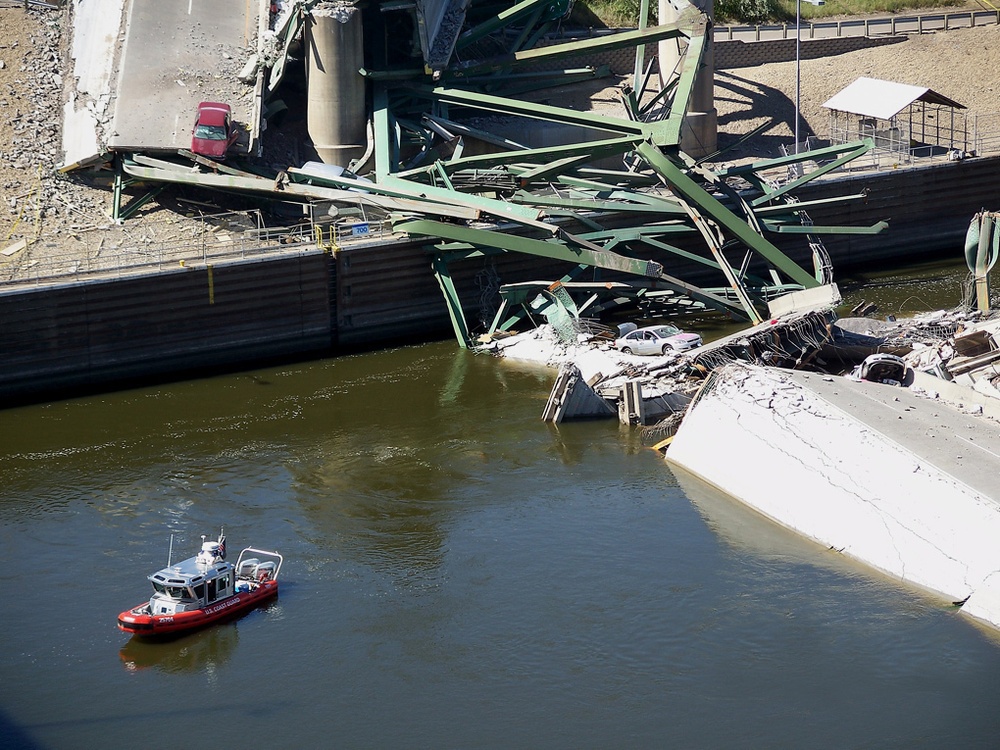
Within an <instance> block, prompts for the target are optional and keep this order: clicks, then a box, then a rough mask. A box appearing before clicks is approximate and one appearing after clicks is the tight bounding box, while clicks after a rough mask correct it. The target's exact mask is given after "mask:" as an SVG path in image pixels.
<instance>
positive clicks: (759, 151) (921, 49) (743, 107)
mask: <svg viewBox="0 0 1000 750" xmlns="http://www.w3.org/2000/svg"><path fill="white" fill-rule="evenodd" d="M806 45H808V42H803V48H805V47H806ZM997 70H1000V26H997V25H993V26H980V27H977V28H972V29H955V30H952V31H946V32H945V31H939V32H935V33H929V34H912V35H909V36H907V37H906V39H905V41H902V42H899V43H896V44H886V45H883V46H880V47H871V48H868V49H862V50H857V51H855V52H849V53H846V54H842V55H836V56H834V57H823V58H818V59H814V60H810V59H805V57H804V56H803V59H802V60H801V73H800V79H801V86H800V89H801V93H800V106H799V108H800V111H801V113H802V118H803V122H802V123H800V125H799V128H800V137H803V136H805V135H808V134H810V133H811V134H815V135H817V136H819V137H820V138H825V137H826V136H827V134H828V131H829V116H830V114H829V110H826V109H825V108H824V107H823V103H824V102H825V101H827V100H828V99H829V98H830V97H832V96H833V95H834V94H836V93H837V92H838V91H840V90H841V89H843V88H845V87H846V86H848V85H849V84H851V83H852V82H853V81H855V80H856V79H858V78H860V77H868V78H880V79H882V80H887V81H894V82H896V83H906V84H910V85H913V86H924V87H927V88H930V89H933V90H934V91H936V92H938V93H939V94H943V95H944V96H946V97H948V98H949V99H952V100H954V101H956V102H958V103H959V104H963V105H964V106H966V107H967V108H968V111H969V114H970V115H976V116H977V118H978V120H979V123H980V127H989V128H993V129H996V130H998V131H1000V78H998V77H997V75H996V71H997ZM795 79H796V75H795V62H794V61H793V62H782V63H770V64H768V65H760V66H758V67H754V68H738V69H734V70H723V71H718V72H717V74H716V81H715V106H716V109H717V111H718V115H719V138H720V145H725V144H726V143H727V142H729V141H731V140H733V139H734V138H735V137H736V136H738V135H742V134H743V133H746V132H748V131H750V130H751V129H753V128H755V127H757V126H759V125H761V124H764V123H766V122H772V123H773V125H772V127H771V128H769V129H768V130H767V131H765V132H764V133H763V134H762V136H761V137H760V138H759V139H756V140H755V142H754V144H753V145H752V150H753V153H754V155H756V156H762V157H774V156H778V155H779V152H778V147H779V146H780V145H781V144H789V143H791V141H792V140H793V137H792V136H793V132H792V131H793V128H794V122H795V114H794V113H795V88H796V86H795Z"/></svg>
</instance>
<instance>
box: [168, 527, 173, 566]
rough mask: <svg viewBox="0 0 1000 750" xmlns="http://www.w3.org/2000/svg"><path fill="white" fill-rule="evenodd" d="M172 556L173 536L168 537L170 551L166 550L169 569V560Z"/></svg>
mask: <svg viewBox="0 0 1000 750" xmlns="http://www.w3.org/2000/svg"><path fill="white" fill-rule="evenodd" d="M173 556H174V535H173V534H171V535H170V549H168V550H167V567H168V568H169V567H170V558H172V557H173Z"/></svg>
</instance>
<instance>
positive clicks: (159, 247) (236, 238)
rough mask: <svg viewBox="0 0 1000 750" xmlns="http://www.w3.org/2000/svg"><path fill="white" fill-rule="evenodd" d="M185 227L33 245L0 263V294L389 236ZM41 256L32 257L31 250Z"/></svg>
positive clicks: (204, 222)
mask: <svg viewBox="0 0 1000 750" xmlns="http://www.w3.org/2000/svg"><path fill="white" fill-rule="evenodd" d="M193 221H194V223H193V224H192V225H191V226H190V227H189V228H188V231H189V232H190V233H191V234H192V235H193V236H189V237H181V238H176V237H175V238H174V239H170V240H159V241H153V240H149V239H131V238H123V240H122V241H121V242H119V243H118V244H111V243H109V242H107V241H104V240H102V242H100V243H98V244H97V245H96V246H95V247H94V248H93V249H91V250H89V251H88V252H86V253H84V254H81V253H79V252H74V253H59V252H47V251H50V250H51V248H52V246H53V245H54V243H51V242H50V243H33V244H31V245H29V246H28V248H27V249H26V250H25V251H22V257H20V258H17V259H15V260H13V261H11V262H8V263H4V264H0V273H3V274H4V277H5V278H0V291H4V290H7V289H12V288H16V287H19V286H25V285H27V286H40V285H43V284H60V283H72V282H81V281H87V280H94V279H107V278H124V277H126V276H137V275H143V274H151V273H163V272H167V271H173V272H176V271H178V270H180V269H189V270H190V269H194V268H204V267H205V266H208V265H214V264H219V263H225V262H231V261H247V260H265V259H267V258H272V257H278V256H287V255H289V254H300V253H307V252H316V250H317V249H322V250H324V251H326V252H337V250H339V249H341V248H345V247H357V246H362V245H364V244H369V243H370V244H379V243H384V242H385V241H386V240H387V239H389V238H390V237H396V238H397V239H399V238H401V236H399V235H394V234H393V232H392V227H391V225H390V224H389V223H388V222H387V221H384V220H378V221H346V222H325V223H320V222H308V223H304V224H300V225H294V226H281V227H266V226H263V221H262V220H261V217H260V214H259V212H257V211H249V212H243V211H240V212H232V213H225V214H213V215H203V216H200V217H198V218H197V219H194V220H193ZM36 248H37V249H41V250H42V252H40V253H39V252H33V250H34V249H36Z"/></svg>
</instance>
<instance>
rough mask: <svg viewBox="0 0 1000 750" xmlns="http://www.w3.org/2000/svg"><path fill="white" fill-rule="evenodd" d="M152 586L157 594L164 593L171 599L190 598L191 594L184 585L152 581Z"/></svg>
mask: <svg viewBox="0 0 1000 750" xmlns="http://www.w3.org/2000/svg"><path fill="white" fill-rule="evenodd" d="M153 588H154V589H156V593H157V594H165V595H166V596H169V597H170V598H171V599H190V598H191V594H190V592H189V591H188V590H187V588H185V587H184V586H164V585H163V584H162V583H156V582H155V581H154V582H153Z"/></svg>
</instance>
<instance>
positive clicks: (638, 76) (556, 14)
mask: <svg viewBox="0 0 1000 750" xmlns="http://www.w3.org/2000/svg"><path fill="white" fill-rule="evenodd" d="M313 4H314V2H313V0H309V2H304V3H300V4H299V6H298V14H299V15H298V16H296V17H295V18H294V19H293V20H292V21H289V22H288V24H287V25H286V26H285V27H283V29H284V31H283V33H282V35H281V36H280V39H279V42H280V46H281V47H282V48H283V49H286V50H287V49H288V47H289V46H290V45H291V44H292V41H293V39H294V37H295V33H296V32H297V30H298V29H299V28H300V27H301V25H302V18H303V17H304V15H305V14H307V13H308V12H309V10H310V8H311V6H312V5H313ZM673 4H674V5H675V7H679V8H680V12H679V13H678V14H677V17H676V20H675V21H674V22H672V23H670V24H664V25H658V26H652V27H648V28H647V27H645V25H644V24H643V25H641V26H640V28H639V29H636V30H632V31H625V32H616V33H607V34H602V35H596V36H591V37H588V38H582V39H572V40H568V41H567V40H566V39H565V38H557V39H555V40H551V39H550V40H547V41H549V42H552V43H548V44H543V43H542V41H543V40H542V37H543V35H544V34H545V33H547V32H549V31H551V30H553V28H554V24H557V23H558V21H559V19H560V18H561V17H562V16H563V15H565V13H566V12H567V11H568V8H569V7H570V5H571V4H570V3H569V2H568V1H567V0H523V1H521V2H516V3H514V4H511V5H509V6H507V7H505V8H503V9H500V10H498V8H499V7H500V6H499V5H497V4H494V3H487V2H486V0H468V2H459V3H451V4H450V5H449V12H451V11H452V10H454V11H455V12H456V13H458V15H457V16H456V18H455V19H453V20H455V21H456V23H457V24H458V26H455V25H454V24H452V27H453V28H452V31H451V32H449V35H448V36H447V38H444V39H443V41H441V43H440V44H437V45H436V49H435V55H436V56H435V58H434V59H433V60H430V58H429V56H428V54H427V52H426V50H424V51H423V53H422V54H424V59H423V61H422V62H423V64H422V65H421V64H417V63H416V62H415V61H414V59H412V58H408V57H405V56H401V55H399V54H398V53H396V52H395V51H394V49H393V48H394V47H396V46H399V47H402V46H404V45H405V44H408V42H409V40H408V39H400V40H396V39H392V38H389V36H388V35H389V33H390V25H389V23H388V22H387V21H383V19H384V18H385V17H386V16H389V15H392V14H399V13H407V12H414V13H416V14H417V15H416V20H415V22H414V23H415V24H416V26H417V27H419V31H420V33H421V35H424V36H426V33H427V30H428V27H427V25H426V20H427V19H424V18H422V17H421V15H420V14H421V13H422V10H421V7H422V6H420V4H417V6H413V4H409V3H405V2H396V3H389V2H384V3H378V2H376V3H375V4H373V5H371V6H368V7H369V9H370V12H368V13H367V15H366V16H365V23H366V39H369V38H370V39H378V38H380V35H381V37H382V38H383V42H382V43H381V46H380V45H375V47H374V51H372V50H369V52H370V54H368V55H366V60H367V62H366V66H365V68H363V69H361V70H360V71H359V72H360V73H361V75H363V76H365V79H366V81H367V83H368V87H369V91H370V94H371V97H370V102H371V124H372V133H373V135H372V143H371V144H370V146H371V148H370V150H369V153H368V154H366V156H365V157H364V158H363V160H362V162H361V163H355V164H351V165H349V167H350V169H351V171H352V172H354V173H357V174H364V175H365V176H366V177H368V178H369V180H366V181H360V180H358V179H357V178H355V177H353V176H351V174H350V173H345V174H344V175H342V176H341V177H318V176H316V175H314V174H313V175H311V174H307V173H305V172H303V171H301V170H297V169H295V168H288V169H287V170H285V171H283V172H281V173H280V174H279V175H277V176H261V175H257V174H252V173H250V172H246V171H241V170H239V169H237V168H228V167H227V168H225V169H222V168H218V165H215V166H216V168H215V169H212V168H210V167H208V166H204V165H201V164H199V163H198V160H197V159H194V158H193V155H188V158H189V159H192V160H194V161H195V166H194V167H191V168H187V169H178V168H176V165H173V166H172V165H170V164H167V163H166V162H161V161H157V160H156V159H151V158H142V157H140V155H135V156H134V158H129V159H124V160H122V161H120V162H119V167H118V170H117V172H116V174H117V176H118V179H117V182H116V188H117V189H116V192H115V210H116V212H117V213H116V215H119V214H123V213H125V212H124V211H122V210H121V208H120V203H121V186H122V185H123V184H124V182H125V180H126V179H142V180H152V181H163V182H168V181H172V182H189V183H191V184H197V185H201V186H204V187H216V188H218V189H227V190H228V189H231V190H237V191H241V192H252V193H258V194H260V193H265V194H268V195H272V196H273V197H275V198H277V199H280V200H288V199H297V200H303V201H310V200H330V201H333V202H335V203H344V204H347V205H350V206H357V207H360V208H361V209H366V208H371V209H373V210H375V209H377V210H378V211H380V212H381V215H387V216H388V217H389V218H390V220H391V222H392V224H393V227H394V229H395V231H397V232H400V233H407V234H409V235H411V236H413V237H416V238H420V239H421V240H424V241H425V242H424V245H423V246H424V247H425V248H426V251H427V252H428V254H429V257H430V258H431V266H432V269H433V272H434V273H435V275H436V277H437V279H438V281H439V283H440V286H441V290H442V293H443V295H444V298H445V301H446V305H447V308H448V310H449V313H450V314H451V317H452V321H453V325H454V328H455V334H456V337H457V338H458V340H459V342H460V344H461V345H462V346H469V345H471V343H472V340H473V333H472V331H471V330H470V327H469V325H468V324H467V322H466V320H465V317H464V312H463V304H462V300H461V298H460V289H461V283H460V281H456V278H455V277H454V275H453V273H452V270H451V265H452V264H455V263H462V262H468V260H469V259H470V258H477V257H478V258H483V257H486V256H494V255H498V254H511V253H519V254H525V255H530V256H535V257H541V258H545V259H548V260H550V261H553V262H554V263H556V264H560V263H564V264H566V268H567V270H566V271H565V272H561V273H562V276H561V278H560V279H557V280H556V281H557V282H558V283H561V284H563V285H564V286H565V288H564V289H563V290H562V292H561V293H560V294H561V295H563V293H564V292H565V293H568V294H570V295H571V296H572V295H576V296H575V297H573V305H572V306H567V309H573V308H575V309H578V310H579V309H582V310H595V309H599V308H601V307H602V306H603V305H606V304H611V303H613V302H614V301H616V300H633V301H634V300H636V299H643V300H651V299H661V300H666V299H677V300H680V299H686V300H689V301H693V304H695V305H696V306H706V307H710V308H713V309H717V310H722V311H724V312H725V313H727V314H729V315H732V316H734V317H739V318H743V319H746V320H749V321H754V322H756V321H759V320H761V318H762V315H763V312H764V310H765V306H766V302H767V300H768V299H769V298H772V297H773V296H774V295H775V294H780V293H783V292H786V291H788V290H793V289H802V288H807V287H814V286H817V285H819V284H820V283H821V281H822V280H823V277H822V273H823V270H822V269H821V268H819V267H817V268H814V269H811V270H807V269H805V268H802V267H801V266H800V265H798V264H797V263H795V262H793V261H792V260H791V259H790V258H789V257H788V256H787V255H785V254H784V253H783V252H781V250H779V249H778V248H777V247H776V246H775V245H774V244H773V243H772V242H771V238H774V237H775V236H776V235H779V234H781V235H789V234H794V233H801V234H805V235H807V237H806V238H804V239H803V241H804V242H808V243H809V244H813V243H815V241H816V238H817V237H818V236H819V235H822V234H836V233H872V232H878V231H881V229H882V228H884V224H883V223H879V224H876V225H874V226H871V227H840V226H822V227H817V226H813V225H812V224H811V223H810V222H807V221H805V218H806V217H805V212H806V210H808V209H812V208H818V207H821V206H825V205H829V204H833V203H837V202H840V201H847V200H854V199H858V198H860V197H862V196H858V195H852V196H837V197H831V198H827V199H823V200H815V201H809V202H807V203H799V202H797V200H796V199H795V197H794V195H793V193H794V191H795V190H797V189H798V188H799V187H801V186H803V185H805V184H806V183H808V182H809V181H810V180H813V179H816V177H818V176H821V175H823V174H826V173H828V172H829V171H831V170H833V169H836V168H838V167H840V166H843V165H844V164H846V163H848V162H849V161H851V160H852V159H855V158H857V157H858V156H860V155H861V154H863V153H865V152H866V151H868V150H869V149H870V148H871V147H872V143H871V142H870V141H861V142H858V143H854V144H848V145H844V146H837V147H833V148H830V149H821V150H819V151H812V152H807V153H803V154H799V155H797V156H795V157H783V158H781V159H772V160H766V161H761V162H757V163H755V164H752V165H749V166H745V167H738V168H731V169H726V170H722V171H718V172H712V171H710V170H708V169H707V168H705V167H703V166H702V165H701V164H699V163H698V162H697V161H696V160H694V159H693V158H691V157H690V156H688V155H687V154H685V153H684V152H683V151H682V150H681V147H680V143H681V139H680V134H681V130H682V128H683V127H684V123H685V118H686V117H687V114H688V103H689V101H690V99H691V97H692V93H693V92H694V91H695V87H696V83H697V81H698V77H699V76H700V75H704V74H706V73H710V71H706V70H705V68H704V61H703V60H704V58H705V56H706V50H707V45H709V44H710V42H711V37H710V35H711V33H712V29H711V23H710V21H709V19H708V17H707V16H706V15H705V14H703V13H702V12H701V11H699V10H698V8H696V7H695V6H694V5H693V4H691V3H689V2H688V1H687V0H674V1H673ZM641 6H642V7H641V9H640V16H641V17H642V18H645V17H646V15H647V13H648V0H642V3H641ZM414 7H415V10H413V9H414ZM408 9H409V10H408ZM380 23H385V26H384V28H381V29H379V28H374V29H373V28H372V25H373V24H374V26H376V27H377V26H378V24H380ZM415 28H416V27H415ZM411 31H412V30H411ZM442 33H443V32H442ZM662 40H676V42H677V44H678V48H679V49H681V50H683V51H684V52H683V57H682V59H681V61H680V64H679V65H678V66H677V67H676V70H675V73H674V74H673V76H672V77H671V78H670V80H668V81H666V82H665V83H664V84H663V86H662V87H659V89H658V90H651V89H650V86H651V82H652V81H653V80H658V78H659V77H658V76H654V75H652V68H651V67H650V66H648V65H646V64H645V63H644V59H643V49H644V48H645V45H649V44H653V43H656V42H659V41H662ZM424 41H426V40H423V39H422V42H421V44H423V42H424ZM623 49H625V50H627V49H634V50H635V51H636V52H635V70H634V72H633V74H632V75H631V76H630V77H629V83H628V84H626V85H623V86H622V88H621V99H622V103H623V105H624V112H625V114H624V116H620V117H616V116H609V115H608V114H606V113H604V112H599V111H581V110H577V109H573V108H570V107H560V106H555V105H553V104H551V103H548V101H547V100H546V99H544V96H545V95H546V94H545V93H544V91H543V90H544V89H546V88H547V87H557V86H565V85H567V84H570V83H574V82H578V81H580V80H583V79H587V78H593V77H597V76H602V75H606V74H607V73H608V71H607V66H606V65H597V64H592V62H593V60H594V57H595V56H596V55H599V54H603V53H607V52H611V51H614V50H623ZM286 54H288V53H287V52H286ZM431 62H433V65H432V64H430V63H431ZM283 69H284V60H282V61H281V63H280V64H277V65H276V66H274V67H273V69H272V71H271V78H269V79H268V80H269V81H270V82H271V83H272V84H273V85H269V86H268V91H270V90H271V89H273V87H274V86H276V85H277V81H278V80H280V76H281V74H282V72H283ZM552 98H553V100H558V97H555V96H553V97H552ZM540 126H546V127H548V128H550V129H551V132H556V133H557V136H555V137H553V138H551V139H548V138H546V139H544V140H551V141H553V142H555V143H557V144H558V145H539V144H538V143H537V140H542V139H536V142H531V141H532V138H531V135H530V134H531V133H533V132H537V131H538V129H539V127H540ZM751 135H752V134H751ZM717 156H718V155H717V154H716V155H713V160H714V157H717ZM705 158H706V159H707V158H708V157H705ZM806 160H814V161H817V162H819V163H821V164H822V166H821V167H820V168H819V169H818V170H816V171H813V172H809V173H808V174H805V175H803V176H801V177H798V178H795V179H791V180H790V181H786V182H783V183H782V184H773V183H772V182H769V181H768V180H767V179H766V178H765V177H764V173H765V172H769V171H771V170H775V169H781V168H784V169H787V168H788V167H793V166H794V165H795V164H796V163H799V162H804V161H806ZM609 164H611V165H612V166H611V167H609V166H608V165H609ZM126 175H127V177H126ZM735 178H739V179H740V180H744V181H746V182H747V183H749V184H750V186H751V188H752V189H751V191H749V192H739V191H736V190H734V189H733V188H731V187H730V186H729V181H730V180H732V179H735ZM699 247H700V249H699ZM480 262H481V261H480ZM818 265H819V264H817V266H818ZM762 266H763V267H765V268H766V269H767V270H766V271H765V272H764V273H761V272H760V271H759V269H760V268H761V267H762ZM691 269H694V270H695V271H697V272H699V277H702V276H704V275H705V273H706V272H708V273H709V274H710V275H712V276H713V277H716V278H718V280H719V281H718V283H714V284H713V285H712V286H711V287H705V288H703V287H701V286H699V285H696V284H693V283H691V282H690V281H687V280H685V279H684V278H683V277H684V276H685V275H686V274H688V273H689V272H690V271H691ZM532 283H533V284H535V286H530V285H529V286H530V289H531V290H532V292H533V293H532V294H529V293H528V292H524V293H522V291H523V290H522V291H518V292H517V293H515V292H514V291H513V290H514V289H515V288H517V289H521V288H520V287H513V286H507V287H504V289H505V291H504V294H503V295H502V297H503V300H502V303H503V304H502V306H501V309H502V310H507V309H510V310H511V315H510V316H508V317H506V318H505V319H504V320H499V318H500V317H501V314H500V313H498V317H497V320H496V321H494V327H496V326H509V325H512V324H513V323H512V322H511V321H513V320H516V315H515V314H514V313H513V308H517V307H518V306H520V307H521V308H522V309H526V308H527V307H528V303H530V302H531V301H532V300H533V299H535V298H537V296H538V291H537V290H538V287H537V284H542V287H541V288H542V289H544V288H546V287H545V285H546V284H550V283H553V282H532ZM561 298H564V297H562V296H561ZM500 302H501V301H498V304H499V303H500ZM503 315H504V316H506V315H507V313H506V312H504V313H503Z"/></svg>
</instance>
